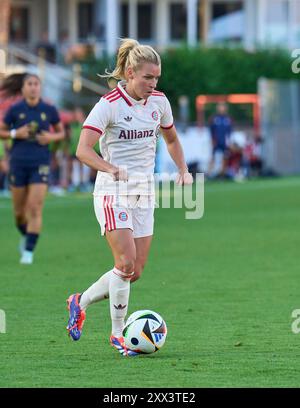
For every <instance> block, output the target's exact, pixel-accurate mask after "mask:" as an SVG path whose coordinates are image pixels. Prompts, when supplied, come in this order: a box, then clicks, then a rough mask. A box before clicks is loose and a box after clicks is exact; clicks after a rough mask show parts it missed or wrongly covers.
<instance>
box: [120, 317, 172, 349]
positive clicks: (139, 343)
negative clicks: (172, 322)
mask: <svg viewBox="0 0 300 408" xmlns="http://www.w3.org/2000/svg"><path fill="white" fill-rule="evenodd" d="M123 336H124V340H125V344H126V347H127V348H128V349H130V350H133V351H136V352H138V353H141V354H149V353H154V352H155V351H157V350H159V349H161V348H162V346H163V345H164V343H165V341H166V337H167V325H166V323H165V321H164V319H163V318H162V317H161V316H160V315H159V314H158V313H156V312H153V311H152V310H138V311H137V312H134V313H132V314H131V315H130V316H129V317H128V319H127V322H126V325H125V327H124V330H123Z"/></svg>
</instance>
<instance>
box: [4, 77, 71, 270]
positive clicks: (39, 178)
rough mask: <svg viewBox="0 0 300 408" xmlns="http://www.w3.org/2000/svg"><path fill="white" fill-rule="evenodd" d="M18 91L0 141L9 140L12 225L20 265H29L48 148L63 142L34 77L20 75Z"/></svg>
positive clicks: (53, 111)
mask: <svg viewBox="0 0 300 408" xmlns="http://www.w3.org/2000/svg"><path fill="white" fill-rule="evenodd" d="M21 91H22V95H23V99H22V100H21V101H19V102H18V103H16V104H14V105H13V106H11V108H10V109H9V110H8V111H7V112H6V114H5V116H4V118H3V122H2V123H1V125H0V137H1V138H2V139H12V148H11V151H10V163H9V168H10V169H9V181H10V185H11V192H12V199H13V206H14V215H15V222H16V226H17V228H18V230H19V231H20V233H21V234H22V238H23V239H22V240H21V244H20V251H21V260H20V262H21V263H22V264H31V263H32V262H33V251H34V249H35V246H36V243H37V241H38V238H39V234H40V232H41V227H42V209H43V204H44V200H45V196H46V193H47V187H48V177H49V160H50V154H49V148H48V145H49V143H50V142H51V141H57V140H60V139H63V137H64V131H63V126H62V124H61V122H60V119H59V115H58V112H57V110H56V108H55V107H54V106H52V105H49V104H47V103H45V102H44V101H43V100H42V99H41V82H40V79H39V77H38V76H37V75H34V74H26V75H24V77H23V81H22V85H21ZM50 126H53V129H54V132H53V133H52V132H50Z"/></svg>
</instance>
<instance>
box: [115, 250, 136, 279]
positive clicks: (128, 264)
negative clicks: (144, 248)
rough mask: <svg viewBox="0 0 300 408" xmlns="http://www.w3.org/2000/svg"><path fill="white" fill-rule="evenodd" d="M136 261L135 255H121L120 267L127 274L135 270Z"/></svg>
mask: <svg viewBox="0 0 300 408" xmlns="http://www.w3.org/2000/svg"><path fill="white" fill-rule="evenodd" d="M134 263H135V257H134V256H133V255H131V256H128V255H123V256H121V257H120V261H119V265H118V266H119V267H118V266H117V267H118V269H120V270H121V271H122V272H124V273H126V274H127V275H130V274H132V272H133V271H134Z"/></svg>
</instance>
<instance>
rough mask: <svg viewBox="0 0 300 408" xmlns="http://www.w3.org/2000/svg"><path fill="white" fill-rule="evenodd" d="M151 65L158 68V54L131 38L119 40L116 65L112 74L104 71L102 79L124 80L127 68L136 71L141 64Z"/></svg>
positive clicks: (159, 61) (159, 63) (159, 62)
mask: <svg viewBox="0 0 300 408" xmlns="http://www.w3.org/2000/svg"><path fill="white" fill-rule="evenodd" d="M146 62H148V63H151V64H155V65H158V66H160V65H161V60H160V56H159V55H158V53H157V52H156V51H155V50H154V49H153V48H152V47H150V46H149V45H141V44H140V43H139V42H138V41H136V40H133V39H131V38H123V39H121V45H120V48H119V51H118V55H117V64H116V67H115V69H114V70H113V71H112V72H109V71H107V70H105V75H99V76H101V77H102V78H114V79H116V80H121V79H126V70H127V68H128V67H129V66H131V67H132V68H133V70H134V71H137V70H138V69H139V68H140V66H141V65H142V64H143V63H146Z"/></svg>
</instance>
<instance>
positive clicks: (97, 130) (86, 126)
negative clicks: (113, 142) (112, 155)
mask: <svg viewBox="0 0 300 408" xmlns="http://www.w3.org/2000/svg"><path fill="white" fill-rule="evenodd" d="M82 129H90V130H94V131H95V132H98V133H100V135H103V132H102V130H100V129H98V128H96V127H94V126H89V125H84V126H82Z"/></svg>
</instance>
